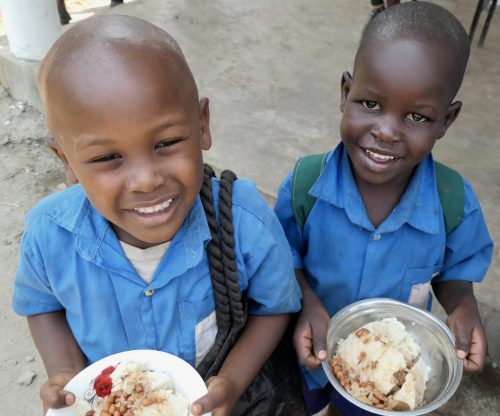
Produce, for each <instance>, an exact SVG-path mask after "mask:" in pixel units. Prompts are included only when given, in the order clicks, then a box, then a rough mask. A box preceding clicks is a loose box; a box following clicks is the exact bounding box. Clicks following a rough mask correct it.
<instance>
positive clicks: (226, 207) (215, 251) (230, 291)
mask: <svg viewBox="0 0 500 416" xmlns="http://www.w3.org/2000/svg"><path fill="white" fill-rule="evenodd" d="M214 176H215V173H214V171H213V169H212V168H211V167H210V166H208V165H205V172H204V178H203V186H202V189H201V191H200V197H201V201H202V204H203V208H204V210H205V215H206V216H207V221H208V226H209V228H210V234H211V237H212V238H211V240H210V242H209V243H208V245H207V255H208V261H209V265H210V275H211V280H212V286H213V290H214V297H215V316H216V319H217V336H216V337H215V341H214V345H213V346H212V348H210V351H209V352H208V353H207V355H206V356H205V357H204V358H203V360H202V361H201V362H200V364H199V365H198V367H197V370H198V372H199V373H200V374H201V376H202V377H203V378H204V379H208V378H209V377H211V376H213V375H216V374H217V373H218V371H219V369H220V367H221V366H222V363H223V362H224V359H225V358H226V356H227V354H228V353H229V350H230V349H231V347H232V346H233V345H234V343H235V342H236V339H237V337H238V334H239V332H240V330H241V328H243V326H244V325H245V322H246V317H247V311H246V308H245V307H244V305H243V302H242V296H241V291H240V287H239V284H238V274H237V267H236V256H235V253H234V236H233V234H234V228H233V221H232V220H233V215H232V210H231V209H232V189H233V181H234V180H235V179H236V175H235V174H234V173H233V172H231V171H224V172H222V175H221V180H220V191H219V222H220V224H221V226H220V237H221V238H219V228H218V226H217V217H216V213H215V208H214V202H213V193H212V178H213V177H214Z"/></svg>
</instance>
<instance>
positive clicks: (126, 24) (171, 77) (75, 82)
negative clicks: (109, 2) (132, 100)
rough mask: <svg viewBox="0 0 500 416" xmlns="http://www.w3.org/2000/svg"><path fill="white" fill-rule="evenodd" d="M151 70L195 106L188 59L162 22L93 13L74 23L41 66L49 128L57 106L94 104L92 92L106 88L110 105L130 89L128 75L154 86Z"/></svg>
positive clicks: (42, 95) (195, 93)
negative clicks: (165, 29) (152, 22)
mask: <svg viewBox="0 0 500 416" xmlns="http://www.w3.org/2000/svg"><path fill="white" fill-rule="evenodd" d="M153 75H154V81H155V82H156V83H159V82H161V83H169V84H170V85H172V86H174V88H177V89H178V90H179V94H182V95H183V96H184V98H185V99H187V100H192V102H193V105H197V103H198V91H197V88H196V83H195V81H194V78H193V75H192V73H191V71H190V69H189V66H188V64H187V62H186V59H185V58H184V55H183V54H182V51H181V49H180V47H179V45H178V44H177V42H176V41H175V40H174V39H173V38H172V37H171V36H170V35H169V34H168V33H166V32H165V31H163V30H162V29H160V28H159V27H157V26H155V25H153V24H151V23H149V22H146V21H144V20H141V19H138V18H134V17H130V16H123V15H104V16H95V17H91V18H89V19H86V20H83V21H82V22H79V23H77V24H75V25H74V26H73V27H72V28H70V29H69V30H68V31H66V32H65V33H64V34H63V35H62V36H61V37H60V38H59V39H58V40H57V41H56V42H55V44H54V45H53V46H52V48H51V49H50V50H49V52H48V53H47V55H46V57H45V58H44V60H43V62H42V64H41V67H40V72H39V77H38V83H39V90H40V94H41V97H42V102H43V104H44V108H45V113H46V116H47V122H48V124H49V128H51V124H53V123H54V122H56V121H57V120H56V119H57V117H56V114H54V108H58V109H59V113H61V111H60V110H61V109H65V108H66V103H67V102H68V100H73V101H72V102H80V101H84V102H85V103H86V104H87V105H92V99H93V97H95V96H96V95H98V94H101V97H100V98H101V99H102V95H103V94H105V93H104V92H103V91H108V95H109V101H110V105H112V104H113V99H116V95H118V96H119V95H120V93H121V92H122V91H126V89H127V84H129V82H128V80H129V79H130V77H136V78H138V79H141V77H142V79H143V81H144V88H145V89H147V88H151V89H154V88H155V85H157V84H155V82H153V81H152V80H153ZM127 77H128V78H127ZM109 91H112V92H113V94H109ZM62 116H64V114H61V117H62Z"/></svg>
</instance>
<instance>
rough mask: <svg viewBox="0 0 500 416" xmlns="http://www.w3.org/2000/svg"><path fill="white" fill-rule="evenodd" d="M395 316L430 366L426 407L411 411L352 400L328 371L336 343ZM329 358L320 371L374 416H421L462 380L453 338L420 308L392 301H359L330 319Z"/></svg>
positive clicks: (445, 328) (441, 324) (446, 399)
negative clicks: (366, 327) (385, 407)
mask: <svg viewBox="0 0 500 416" xmlns="http://www.w3.org/2000/svg"><path fill="white" fill-rule="evenodd" d="M391 317H396V318H398V320H399V321H401V322H402V323H403V324H404V325H405V327H406V329H407V331H408V332H410V333H411V334H412V335H413V337H414V338H415V341H416V342H417V343H418V344H419V345H420V348H421V355H422V358H423V359H424V360H425V363H426V364H427V365H428V366H429V367H430V369H431V370H430V373H429V380H428V381H427V388H426V390H425V394H424V401H425V402H424V403H425V405H424V406H422V407H419V408H416V409H414V410H411V411H392V410H384V409H377V408H376V407H373V406H370V405H367V404H365V403H362V402H360V401H359V400H356V399H355V398H354V397H352V396H351V395H350V394H349V393H348V392H347V391H346V390H345V389H344V388H343V387H342V386H341V385H340V384H339V383H338V381H337V379H336V378H335V376H334V375H333V372H332V370H331V368H330V359H331V358H332V356H333V355H334V353H335V348H336V346H337V342H338V341H339V340H340V339H341V338H346V337H347V336H348V335H349V334H350V333H351V332H353V331H355V330H356V329H358V328H359V327H361V326H363V325H364V324H367V323H369V322H372V321H377V320H380V319H383V318H391ZM327 344H328V359H327V360H325V361H324V362H323V369H324V371H325V373H326V375H327V376H328V379H329V380H330V383H332V385H333V387H334V388H335V389H336V390H337V391H338V392H339V393H340V394H341V395H342V396H343V397H344V398H345V399H346V400H348V401H349V402H351V403H353V404H354V405H356V406H357V407H359V408H361V409H363V410H366V411H368V412H371V413H374V414H377V415H390V416H394V415H405V416H410V415H411V416H413V415H423V414H426V413H430V412H432V411H433V410H436V409H437V408H439V407H440V406H442V405H443V404H445V403H446V402H447V401H448V400H449V399H450V397H451V396H452V395H453V394H454V393H455V391H456V389H457V387H458V385H459V384H460V380H461V379H462V361H461V360H460V359H458V358H457V356H456V353H455V347H454V345H455V338H454V336H453V334H452V333H451V332H450V330H449V329H448V327H447V326H446V325H445V324H444V323H443V322H441V321H440V320H439V319H438V318H437V317H436V316H434V315H432V314H431V313H429V312H427V311H424V310H422V309H418V308H415V307H413V306H410V305H407V304H405V303H401V302H398V301H395V300H392V299H385V298H376V299H367V300H362V301H359V302H356V303H353V304H351V305H349V306H346V307H345V308H343V309H342V310H340V311H339V312H338V313H337V314H335V316H334V317H333V318H332V319H330V324H329V328H328V335H327Z"/></svg>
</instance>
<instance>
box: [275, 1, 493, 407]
mask: <svg viewBox="0 0 500 416" xmlns="http://www.w3.org/2000/svg"><path fill="white" fill-rule="evenodd" d="M468 56H469V41H468V38H467V34H466V32H465V30H464V28H463V27H462V25H461V24H460V23H459V22H458V20H457V19H456V18H455V17H454V16H453V15H452V14H451V13H449V12H447V11H446V10H444V9H442V8H441V7H439V6H436V5H432V4H430V3H426V2H420V1H419V2H411V3H405V4H401V5H397V6H394V7H391V8H389V9H387V10H386V11H384V12H382V13H380V14H379V15H377V16H375V17H374V18H373V19H372V20H371V21H370V22H369V23H368V24H367V26H366V28H365V30H364V32H363V35H362V39H361V43H360V46H359V48H358V51H357V53H356V58H355V61H354V71H353V75H352V76H351V75H350V74H349V73H347V72H346V73H344V74H343V76H342V84H341V111H342V113H343V116H342V120H341V125H340V135H341V139H342V142H341V143H340V144H339V145H338V146H337V148H336V149H335V150H334V151H333V152H332V153H330V154H329V155H328V157H327V160H326V165H325V166H324V169H323V170H322V172H321V174H320V176H319V177H318V179H317V180H316V182H315V183H314V185H313V186H312V187H311V188H310V190H309V194H310V195H312V196H314V197H315V198H316V202H315V203H314V205H313V207H312V209H311V211H310V212H309V215H308V217H307V219H306V222H305V224H304V226H303V228H301V227H300V226H299V224H298V222H297V221H296V219H295V217H294V211H293V202H292V194H293V185H294V183H293V178H292V174H290V175H289V176H288V177H287V178H286V179H285V181H284V183H283V184H282V186H281V188H280V190H279V195H278V200H277V203H276V207H275V212H276V213H277V215H278V217H279V218H280V221H281V223H282V225H283V227H284V229H285V233H286V235H287V238H288V240H289V242H290V245H291V247H292V251H293V256H294V262H295V268H296V275H297V278H298V280H299V284H300V285H301V289H302V294H303V303H302V311H301V313H300V316H299V319H298V323H297V327H296V329H295V334H294V344H295V348H296V351H297V355H298V358H299V361H300V363H301V364H302V366H303V376H304V380H303V381H304V383H303V390H304V395H305V397H306V401H307V402H308V406H309V410H310V412H311V413H316V412H319V411H320V410H321V409H323V408H325V407H326V406H327V404H328V403H329V402H330V401H334V402H335V403H336V405H337V406H336V407H337V408H338V409H339V410H343V411H344V412H345V414H356V412H357V410H356V409H353V408H349V407H347V408H346V407H344V404H345V403H342V402H341V401H337V398H336V396H335V392H334V391H333V389H332V387H331V386H330V385H329V383H328V380H327V378H326V375H325V374H324V372H323V371H322V369H321V368H318V366H319V364H320V362H321V361H322V360H324V359H325V358H326V345H325V339H326V332H327V326H328V320H329V317H331V316H333V315H334V314H335V313H336V312H337V311H338V310H339V309H341V308H342V307H344V306H346V305H349V304H351V303H353V302H355V301H357V300H360V299H366V298H372V297H390V298H394V299H397V300H400V301H403V302H408V303H410V304H414V305H417V306H420V307H422V308H426V307H430V289H431V287H432V289H433V291H434V294H435V296H436V298H437V299H438V300H439V302H440V303H441V304H442V306H443V307H444V309H445V310H446V312H447V314H448V320H447V323H448V325H449V327H450V328H451V330H452V332H453V333H454V335H455V337H456V349H457V356H458V357H459V358H461V359H463V363H464V370H465V372H466V373H474V372H479V371H481V370H482V368H483V365H484V362H485V357H486V352H487V343H486V336H485V332H484V329H483V326H482V323H481V318H480V316H479V313H478V308H477V304H476V300H475V297H474V294H473V289H472V282H479V281H481V280H482V278H483V277H484V275H485V273H486V271H487V269H488V267H489V264H490V261H491V255H492V242H491V239H490V237H489V234H488V231H487V228H486V224H485V221H484V218H483V215H482V213H481V209H480V206H479V202H478V200H477V198H476V196H475V195H474V193H473V191H472V189H471V186H470V184H469V183H468V182H467V181H466V180H465V179H462V181H463V187H464V194H465V198H464V199H465V201H464V207H463V216H462V219H461V222H460V223H459V224H458V226H457V227H456V228H455V229H454V230H453V231H452V232H450V233H449V234H448V235H447V233H446V231H445V224H444V219H443V211H442V207H441V203H440V199H439V196H438V192H437V187H436V173H435V165H434V162H433V159H432V155H431V150H432V148H433V146H434V144H435V142H436V140H439V139H440V138H441V137H443V136H444V134H445V132H446V130H447V129H448V127H449V126H450V125H451V124H452V123H453V121H454V120H455V119H456V117H457V116H458V114H459V112H460V108H461V102H459V101H454V97H455V95H456V93H457V91H458V89H459V87H460V84H461V81H462V78H463V75H464V72H465V68H466V64H467V60H468Z"/></svg>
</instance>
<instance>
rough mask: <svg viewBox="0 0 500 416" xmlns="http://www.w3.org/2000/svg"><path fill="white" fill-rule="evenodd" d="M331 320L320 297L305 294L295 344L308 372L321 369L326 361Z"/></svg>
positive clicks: (294, 335) (300, 360) (294, 337)
mask: <svg viewBox="0 0 500 416" xmlns="http://www.w3.org/2000/svg"><path fill="white" fill-rule="evenodd" d="M329 320H330V318H329V316H328V312H327V311H326V309H325V308H324V307H323V305H322V304H321V301H320V300H319V299H318V297H317V296H316V295H315V294H313V293H312V292H310V293H308V294H307V295H306V294H305V293H304V297H303V300H302V310H301V312H300V314H299V318H298V320H297V324H296V326H295V331H294V334H293V344H294V346H295V350H296V352H297V358H298V360H299V362H300V363H301V364H302V365H303V366H304V367H305V368H307V369H308V370H312V369H314V368H317V367H319V365H320V364H321V361H323V360H325V359H326V356H327V352H326V333H327V330H328V322H329Z"/></svg>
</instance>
